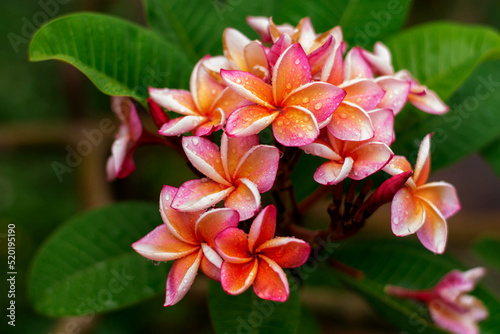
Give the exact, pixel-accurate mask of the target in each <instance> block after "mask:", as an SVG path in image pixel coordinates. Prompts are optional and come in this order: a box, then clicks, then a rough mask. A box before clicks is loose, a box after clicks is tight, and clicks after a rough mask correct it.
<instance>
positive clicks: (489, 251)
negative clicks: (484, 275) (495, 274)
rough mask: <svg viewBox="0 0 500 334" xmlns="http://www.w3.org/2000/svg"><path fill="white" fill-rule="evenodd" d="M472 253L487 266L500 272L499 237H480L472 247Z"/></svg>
mask: <svg viewBox="0 0 500 334" xmlns="http://www.w3.org/2000/svg"><path fill="white" fill-rule="evenodd" d="M472 251H473V252H474V254H476V255H477V256H478V257H479V258H480V259H481V260H483V261H484V262H485V263H486V264H487V265H489V266H491V267H493V268H494V269H496V270H498V271H500V258H499V257H498V254H499V253H500V237H499V236H496V237H490V236H488V237H482V238H480V239H479V240H477V241H476V242H474V244H473V245H472Z"/></svg>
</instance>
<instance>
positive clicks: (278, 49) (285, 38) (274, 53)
mask: <svg viewBox="0 0 500 334" xmlns="http://www.w3.org/2000/svg"><path fill="white" fill-rule="evenodd" d="M278 33H279V32H278ZM290 45H292V38H291V37H290V35H289V34H287V33H284V34H282V35H281V36H280V37H279V39H278V40H277V41H276V42H274V44H273V46H271V48H270V49H269V52H268V53H267V60H268V61H269V65H270V66H271V67H273V66H275V65H276V62H277V61H278V59H279V57H280V56H281V55H282V54H283V52H285V50H286V49H288V47H290Z"/></svg>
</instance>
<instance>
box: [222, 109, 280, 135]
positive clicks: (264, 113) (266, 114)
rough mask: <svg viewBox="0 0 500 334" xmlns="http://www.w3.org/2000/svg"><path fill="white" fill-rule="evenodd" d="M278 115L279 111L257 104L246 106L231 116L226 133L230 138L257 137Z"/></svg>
mask: <svg viewBox="0 0 500 334" xmlns="http://www.w3.org/2000/svg"><path fill="white" fill-rule="evenodd" d="M278 115H279V112H278V111H273V110H271V109H269V108H267V107H262V106H259V105H256V104H251V105H248V106H244V107H241V108H239V109H236V110H235V111H233V112H232V113H231V115H229V117H228V119H227V122H226V132H227V134H228V135H230V136H237V137H246V136H250V135H256V134H258V133H259V132H261V131H262V130H264V129H265V128H266V127H267V126H268V125H269V124H271V123H272V122H273V121H274V119H275V118H276V117H277V116H278Z"/></svg>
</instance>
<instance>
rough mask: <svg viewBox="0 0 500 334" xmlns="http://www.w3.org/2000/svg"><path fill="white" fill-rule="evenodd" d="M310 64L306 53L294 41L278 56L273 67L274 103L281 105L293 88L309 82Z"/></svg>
mask: <svg viewBox="0 0 500 334" xmlns="http://www.w3.org/2000/svg"><path fill="white" fill-rule="evenodd" d="M311 78H312V76H311V66H310V65H309V60H308V59H307V56H306V53H305V52H304V50H303V49H302V47H301V46H300V44H298V43H295V44H292V45H290V47H288V49H286V50H285V52H283V54H282V55H281V56H280V57H279V58H278V60H277V61H276V64H275V65H274V69H273V77H272V82H273V87H272V88H273V96H274V102H275V104H276V105H278V106H279V105H281V103H282V102H283V100H284V99H285V98H286V97H287V96H288V94H290V92H292V91H293V90H295V89H297V88H299V87H300V86H302V85H305V84H306V83H309V82H311Z"/></svg>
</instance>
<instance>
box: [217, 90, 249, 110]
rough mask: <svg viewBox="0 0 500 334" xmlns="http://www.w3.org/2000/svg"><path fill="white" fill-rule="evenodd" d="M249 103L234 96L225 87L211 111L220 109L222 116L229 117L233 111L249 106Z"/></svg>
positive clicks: (231, 91)
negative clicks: (222, 112)
mask: <svg viewBox="0 0 500 334" xmlns="http://www.w3.org/2000/svg"><path fill="white" fill-rule="evenodd" d="M250 103H251V102H250V101H248V100H246V99H244V98H243V97H241V96H239V95H238V94H236V93H235V92H234V91H233V90H232V89H231V88H229V87H227V88H226V89H224V90H223V91H222V93H221V94H220V96H219V98H218V99H217V100H216V101H215V102H214V105H213V106H212V110H216V109H219V108H220V109H222V110H223V111H224V114H225V115H226V117H227V116H229V115H230V114H231V113H232V112H233V111H234V110H236V109H238V108H241V107H243V106H246V105H248V104H250ZM212 113H213V112H212Z"/></svg>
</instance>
